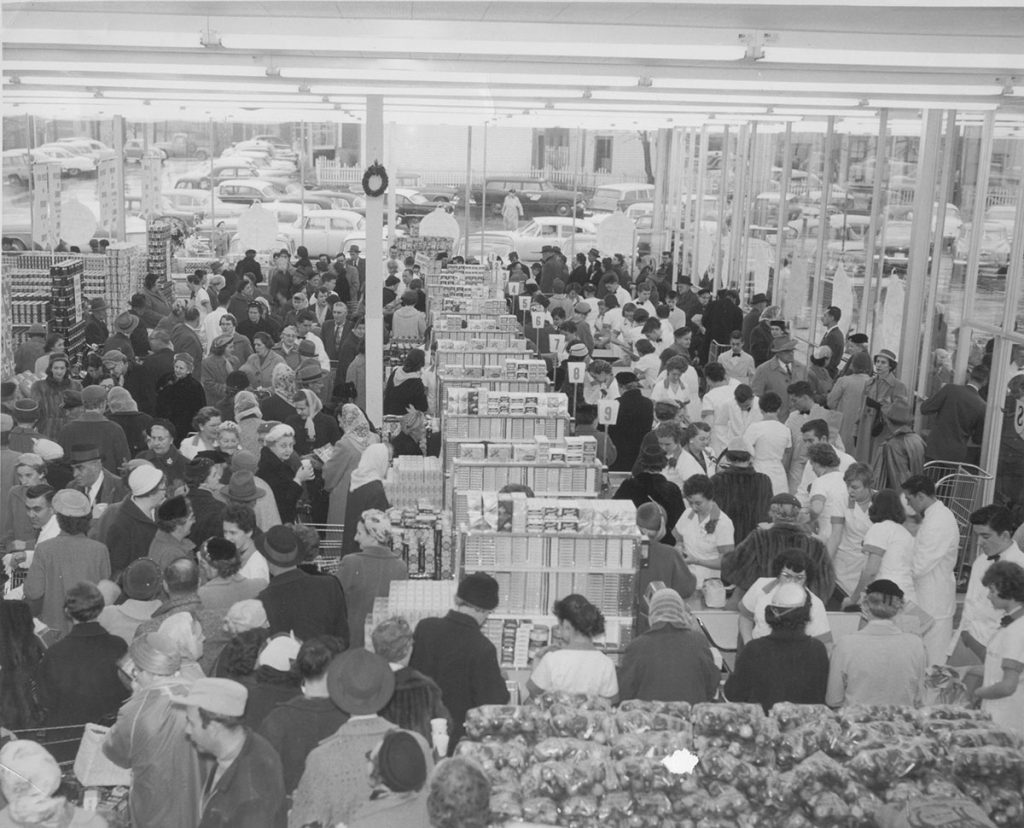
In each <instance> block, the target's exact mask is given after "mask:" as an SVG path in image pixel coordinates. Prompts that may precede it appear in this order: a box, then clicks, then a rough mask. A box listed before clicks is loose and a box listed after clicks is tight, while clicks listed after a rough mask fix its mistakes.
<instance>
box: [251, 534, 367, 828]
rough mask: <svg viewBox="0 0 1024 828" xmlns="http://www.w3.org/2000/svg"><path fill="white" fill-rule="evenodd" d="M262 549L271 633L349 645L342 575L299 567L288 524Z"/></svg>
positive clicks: (297, 549)
mask: <svg viewBox="0 0 1024 828" xmlns="http://www.w3.org/2000/svg"><path fill="white" fill-rule="evenodd" d="M262 552H263V555H264V557H266V559H267V566H268V567H269V569H270V585H269V586H268V587H267V588H266V589H265V590H263V592H261V593H260V596H259V598H260V601H262V603H263V608H264V609H265V610H266V611H267V620H268V621H269V622H270V632H271V635H273V634H274V633H279V632H284V633H287V632H293V633H294V634H295V636H296V637H297V638H299V639H301V640H302V641H305V640H306V639H307V638H312V637H313V636H315V635H336V636H337V637H338V638H340V639H341V640H342V641H344V642H345V644H346V646H347V645H348V641H349V629H348V607H347V606H346V603H345V593H344V592H343V591H342V588H341V583H340V582H339V581H338V579H337V578H334V577H332V576H326V575H310V574H308V573H306V572H303V571H302V570H301V569H299V564H300V563H302V560H303V555H304V550H303V547H302V545H301V544H300V543H299V539H298V537H296V535H295V532H293V531H292V530H291V529H290V528H288V527H287V526H274V527H272V528H271V529H270V531H269V532H267V533H266V535H264V536H263V549H262ZM385 701H386V699H385ZM381 706H382V707H383V705H381ZM332 824H333V823H332Z"/></svg>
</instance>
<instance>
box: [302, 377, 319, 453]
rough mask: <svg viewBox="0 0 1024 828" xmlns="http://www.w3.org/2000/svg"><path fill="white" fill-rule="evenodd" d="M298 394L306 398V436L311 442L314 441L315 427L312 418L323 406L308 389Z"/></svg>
mask: <svg viewBox="0 0 1024 828" xmlns="http://www.w3.org/2000/svg"><path fill="white" fill-rule="evenodd" d="M299 394H302V396H304V397H305V398H306V436H307V437H309V439H310V441H313V440H316V425H315V424H314V422H313V418H314V417H315V416H316V415H317V414H319V413H320V409H322V408H323V407H324V404H323V403H322V402H320V398H319V397H318V396H317V395H316V394H314V393H313V392H312V391H310V390H309V389H308V388H303V389H302V390H301V391H299Z"/></svg>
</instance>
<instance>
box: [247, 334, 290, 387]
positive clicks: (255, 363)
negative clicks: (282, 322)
mask: <svg viewBox="0 0 1024 828" xmlns="http://www.w3.org/2000/svg"><path fill="white" fill-rule="evenodd" d="M252 347H253V353H252V355H251V356H250V357H249V358H248V359H247V360H246V361H245V363H244V364H243V365H242V368H241V370H242V371H244V372H245V375H246V376H247V377H248V378H249V385H251V386H252V387H253V388H271V387H272V386H273V384H274V369H275V368H276V367H277V366H278V365H284V364H285V362H284V357H283V356H281V355H280V354H279V353H277V352H276V351H274V350H272V349H273V347H274V340H273V339H271V337H270V334H268V333H264V332H263V331H259V332H257V333H256V334H254V335H253V338H252Z"/></svg>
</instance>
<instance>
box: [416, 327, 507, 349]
mask: <svg viewBox="0 0 1024 828" xmlns="http://www.w3.org/2000/svg"><path fill="white" fill-rule="evenodd" d="M432 336H433V341H434V342H438V343H440V342H441V341H442V340H448V341H450V342H479V343H482V344H483V345H484V347H487V348H508V347H512V346H513V345H515V344H516V342H518V341H523V342H525V341H526V340H525V339H523V335H522V333H521V332H519V331H479V330H470V329H469V328H464V329H462V330H457V331H450V330H440V329H438V328H434V329H433V334H432Z"/></svg>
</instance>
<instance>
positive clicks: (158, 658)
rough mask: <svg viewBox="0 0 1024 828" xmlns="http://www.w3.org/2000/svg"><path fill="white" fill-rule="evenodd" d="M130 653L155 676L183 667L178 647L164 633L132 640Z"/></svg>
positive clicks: (140, 665) (132, 657) (134, 659)
mask: <svg viewBox="0 0 1024 828" xmlns="http://www.w3.org/2000/svg"><path fill="white" fill-rule="evenodd" d="M139 560H144V559H143V558H140V559H139ZM128 654H129V655H130V656H131V659H132V661H134V662H135V666H136V667H139V668H141V669H143V670H145V671H146V672H147V673H152V674H153V675H154V676H173V675H174V674H175V673H177V672H178V670H179V669H181V656H179V655H178V648H177V646H175V644H174V642H173V641H172V640H171V639H170V638H168V637H167V636H166V635H164V634H163V633H159V632H151V633H149V634H148V635H140V636H139V637H138V638H136V639H135V640H134V641H132V646H131V647H130V648H129V649H128Z"/></svg>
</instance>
